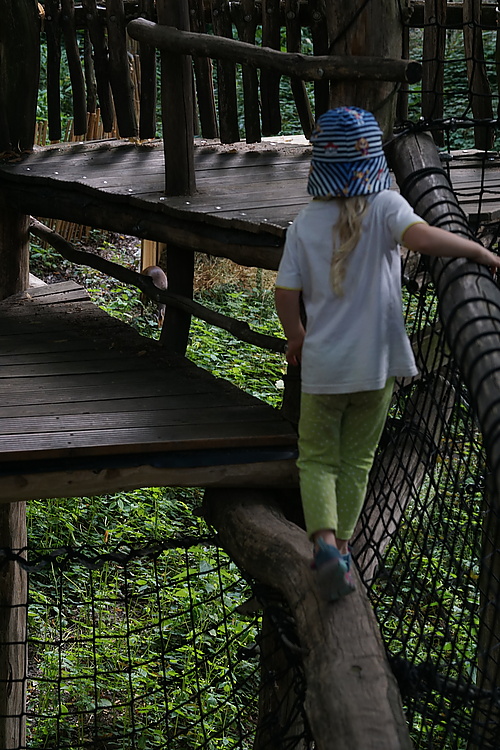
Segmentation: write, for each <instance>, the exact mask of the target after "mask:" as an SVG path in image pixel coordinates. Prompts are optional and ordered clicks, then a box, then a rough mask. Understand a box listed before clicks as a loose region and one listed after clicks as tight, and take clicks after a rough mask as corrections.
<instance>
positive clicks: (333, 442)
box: [297, 393, 347, 537]
mask: <svg viewBox="0 0 500 750" xmlns="http://www.w3.org/2000/svg"><path fill="white" fill-rule="evenodd" d="M346 401H347V397H346V395H344V394H339V395H330V394H328V395H322V394H311V393H303V394H302V396H301V406H300V421H299V459H298V461H297V466H298V467H299V476H300V492H301V496H302V506H303V509H304V518H305V522H306V530H307V533H308V535H309V537H313V535H314V534H315V532H317V531H319V530H331V531H332V532H333V531H334V530H335V529H336V528H337V522H338V518H337V492H336V483H337V476H338V473H339V471H340V430H341V424H342V414H343V409H344V406H345V403H346Z"/></svg>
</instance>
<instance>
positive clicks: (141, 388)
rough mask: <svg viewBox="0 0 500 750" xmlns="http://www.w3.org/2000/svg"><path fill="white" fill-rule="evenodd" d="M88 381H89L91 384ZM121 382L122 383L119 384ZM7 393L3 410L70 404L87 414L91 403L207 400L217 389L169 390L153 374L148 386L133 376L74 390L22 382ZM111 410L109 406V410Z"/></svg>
mask: <svg viewBox="0 0 500 750" xmlns="http://www.w3.org/2000/svg"><path fill="white" fill-rule="evenodd" d="M87 380H88V379H86V381H87ZM117 381H118V382H117ZM13 389H15V390H13ZM5 390H6V392H5V393H0V396H1V399H2V410H3V409H7V408H8V407H9V406H12V407H13V408H15V409H17V408H21V407H22V406H26V405H36V404H40V405H42V407H43V410H46V409H47V408H49V410H50V409H51V408H52V407H53V408H56V407H55V405H56V404H66V403H68V402H71V403H75V404H80V408H81V409H82V411H83V412H87V411H88V410H89V409H90V408H91V404H92V403H95V404H96V407H97V408H99V404H100V403H101V402H106V403H108V402H109V401H116V402H121V403H123V402H124V400H128V399H133V398H141V399H144V400H145V401H146V402H149V400H150V399H157V398H161V397H170V396H171V397H177V396H179V395H181V396H184V395H185V394H191V395H193V396H194V394H202V395H204V397H205V399H208V398H210V400H211V399H212V398H214V393H216V389H215V388H214V389H213V390H209V389H208V388H206V387H204V386H203V385H199V386H198V388H196V384H194V385H193V384H191V383H183V382H179V383H175V384H172V385H171V386H170V387H169V388H168V389H167V388H166V387H165V384H164V383H163V382H162V380H161V379H160V378H156V382H155V377H154V375H151V376H150V377H149V378H148V381H147V386H145V384H144V382H143V381H142V379H141V380H139V381H137V382H134V381H131V379H130V377H129V378H128V381H127V379H126V378H122V379H121V382H120V380H118V378H113V380H112V381H111V380H109V379H108V380H106V382H101V381H97V383H94V384H88V383H87V382H85V384H84V385H76V386H75V385H72V386H71V387H60V388H58V387H57V384H55V385H53V387H52V388H45V387H43V388H37V389H34V388H33V387H32V384H29V383H28V384H27V386H26V387H24V388H21V387H20V384H19V381H13V383H12V389H11V390H10V391H9V390H8V389H5ZM107 410H108V411H109V407H108V409H107Z"/></svg>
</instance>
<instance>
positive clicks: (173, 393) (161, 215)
mask: <svg viewBox="0 0 500 750" xmlns="http://www.w3.org/2000/svg"><path fill="white" fill-rule="evenodd" d="M309 160H310V146H309V145H307V144H304V143H293V142H290V143H287V142H286V141H281V142H279V141H276V142H272V141H271V142H270V141H267V142H264V143H262V144H258V145H254V146H247V145H245V144H234V145H231V146H221V145H220V144H219V145H216V144H213V143H210V142H201V141H200V142H198V144H197V146H196V151H195V165H196V180H197V193H196V194H195V195H193V196H189V197H167V196H165V195H164V192H163V183H164V155H163V147H162V143H161V142H159V141H154V142H147V143H142V144H134V143H130V142H123V141H103V142H93V143H91V144H88V143H77V144H69V145H68V144H66V145H58V146H53V147H50V148H46V149H39V150H36V151H35V152H33V153H32V154H29V155H26V156H25V157H23V158H21V159H18V160H17V161H8V160H4V161H3V162H0V190H1V191H2V193H3V197H4V198H5V200H6V201H7V202H8V204H9V205H10V206H11V208H12V209H13V210H18V211H20V212H21V213H30V214H32V215H34V216H41V217H47V218H59V219H63V220H68V221H72V222H76V223H81V224H86V225H90V226H92V227H96V228H101V229H108V230H112V231H117V232H119V233H122V234H130V235H134V236H138V237H144V238H148V239H152V240H157V241H164V242H172V243H173V244H175V245H176V246H177V247H186V248H192V249H195V250H200V251H203V252H206V253H209V254H212V255H221V256H225V257H229V258H231V259H232V260H235V261H236V262H238V263H242V264H246V265H251V266H257V267H261V268H269V269H275V268H277V266H278V263H279V259H280V257H281V251H282V246H283V242H284V237H285V233H286V229H287V227H288V226H289V224H290V222H291V221H293V219H294V217H295V216H296V215H297V213H298V211H299V210H300V209H301V207H302V206H303V205H305V204H306V203H307V202H308V200H309V197H308V195H307V193H306V178H307V173H308V169H309ZM444 166H445V167H446V168H448V169H449V175H450V178H451V181H452V183H453V185H454V187H455V189H456V191H457V194H458V197H459V201H460V202H461V205H462V206H463V208H464V210H465V211H466V213H467V214H468V215H469V217H470V218H474V217H476V216H477V215H478V214H480V215H481V218H482V219H483V220H493V219H496V218H499V217H500V160H499V159H498V158H494V159H488V160H486V161H485V162H484V163H483V162H481V161H480V159H479V157H478V155H477V154H476V153H474V152H470V153H461V154H460V155H459V156H458V157H456V158H454V159H453V160H452V161H451V162H449V163H444ZM0 364H1V366H2V367H1V370H0V403H1V405H2V411H1V414H0V501H2V500H3V501H8V500H19V499H29V498H31V497H51V496H56V495H59V496H64V495H67V496H73V495H86V494H91V493H99V492H106V491H114V490H116V489H120V488H121V489H130V488H133V487H140V486H148V485H184V486H193V485H200V486H207V485H219V486H230V485H232V486H282V487H284V486H292V485H294V484H295V482H296V474H295V465H294V455H295V447H296V436H295V433H294V430H293V429H292V428H291V427H290V425H289V424H288V423H287V422H286V421H285V420H284V419H283V418H282V417H281V416H280V414H279V413H278V412H276V411H275V410H273V409H271V407H269V406H267V405H265V404H263V403H261V402H259V401H258V400H256V399H253V398H252V397H250V396H248V395H246V394H244V393H242V392H241V391H239V390H238V389H236V388H234V387H233V386H231V385H230V384H228V383H226V382H224V381H221V380H217V379H216V378H213V377H212V376H210V375H209V374H208V373H206V372H204V371H203V370H200V369H199V368H197V367H195V366H194V365H193V364H191V363H189V362H188V361H186V360H185V359H184V358H182V357H175V356H173V355H170V354H167V353H166V351H165V350H164V349H162V348H161V347H160V346H159V345H157V344H156V343H155V342H152V341H149V340H146V339H143V338H141V337H140V336H138V335H137V334H136V333H135V332H134V331H132V330H131V329H130V328H129V327H128V326H125V325H122V324H120V323H118V322H117V321H114V320H112V319H111V318H109V317H108V316H106V315H105V314H104V313H102V312H101V311H99V310H97V308H95V307H94V306H93V305H92V304H91V303H90V302H89V301H88V299H87V297H86V293H85V292H84V291H83V290H82V289H80V288H78V287H75V286H74V285H70V286H69V287H68V286H64V285H63V286H60V285H55V286H52V287H50V288H47V289H42V290H40V289H37V290H32V291H31V290H30V291H29V293H28V294H25V295H24V296H21V297H19V298H11V299H9V300H5V301H4V302H3V303H0Z"/></svg>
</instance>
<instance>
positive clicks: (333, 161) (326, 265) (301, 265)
mask: <svg viewBox="0 0 500 750" xmlns="http://www.w3.org/2000/svg"><path fill="white" fill-rule="evenodd" d="M311 143H312V159H311V169H310V173H309V180H308V186H307V189H308V192H309V193H310V195H312V196H313V200H312V201H311V202H310V203H309V204H308V205H307V206H306V208H304V209H303V210H302V211H301V212H300V214H299V215H298V216H297V218H296V219H295V221H294V222H293V224H292V225H291V226H290V228H289V229H288V232H287V237H286V243H285V249H284V253H283V257H282V260H281V263H280V267H279V271H278V276H277V279H276V308H277V311H278V315H279V318H280V320H281V323H282V325H283V329H284V332H285V336H286V338H287V346H288V348H287V354H286V358H287V362H288V363H289V364H290V365H298V364H299V362H301V363H302V397H301V410H300V420H299V458H298V461H297V465H298V467H299V475H300V489H301V495H302V504H303V508H304V516H305V522H306V529H307V533H308V535H309V537H310V538H311V540H312V541H313V542H314V565H313V567H315V569H316V571H317V577H318V583H319V585H320V589H321V591H322V593H323V596H324V597H325V598H326V599H327V600H328V601H336V600H337V599H340V598H341V597H343V596H345V595H346V594H349V593H350V592H352V591H353V590H354V585H353V582H352V578H351V575H350V572H349V568H350V556H349V551H348V541H349V539H350V537H351V536H352V533H353V531H354V527H355V525H356V522H357V520H358V517H359V514H360V512H361V509H362V506H363V502H364V496H365V491H366V485H367V481H368V474H369V471H370V469H371V466H372V463H373V458H374V455H375V450H376V448H377V444H378V441H379V439H380V435H381V433H382V429H383V427H384V422H385V419H386V416H387V411H388V408H389V404H390V401H391V396H392V391H393V384H394V378H395V377H412V376H414V375H416V374H417V368H416V366H415V360H414V357H413V352H412V348H411V345H410V342H409V339H408V337H407V335H406V332H405V327H404V321H403V316H402V310H401V259H400V250H399V243H402V242H404V244H405V246H406V247H408V248H409V249H410V250H413V251H415V252H419V253H424V254H427V255H440V256H445V257H464V258H469V259H470V260H472V261H475V262H477V263H482V264H484V265H487V266H491V267H494V268H498V267H499V266H500V258H498V257H497V256H496V255H493V253H490V252H489V251H488V250H486V249H485V248H484V247H482V245H479V244H478V243H476V242H473V241H471V240H467V239H464V238H462V237H459V236H458V235H454V234H451V233H450V232H447V231H445V230H442V229H438V228H437V227H432V226H429V225H428V224H426V223H425V222H424V221H423V220H422V219H421V218H420V217H418V216H417V215H416V214H415V213H414V212H413V209H412V208H411V206H410V205H409V204H408V203H407V201H406V200H405V199H404V198H402V197H401V195H399V194H398V193H397V192H395V191H393V190H389V187H390V176H389V170H388V167H387V162H386V160H385V156H384V152H383V149H382V140H381V132H380V128H379V126H378V124H377V121H376V120H375V117H374V116H373V115H372V114H371V113H370V112H366V111H364V110H362V109H358V108H356V107H339V108H337V109H332V110H330V111H328V112H326V113H325V114H324V115H322V116H321V117H320V118H319V120H318V122H317V124H316V128H315V130H314V132H313V134H312V136H311ZM301 297H302V300H303V303H304V307H305V313H306V319H307V323H306V327H304V325H303V323H302V321H301V315H300V298H301Z"/></svg>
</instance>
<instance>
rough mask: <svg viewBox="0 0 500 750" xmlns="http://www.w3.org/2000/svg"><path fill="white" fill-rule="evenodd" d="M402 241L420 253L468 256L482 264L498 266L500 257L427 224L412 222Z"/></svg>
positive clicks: (446, 256)
mask: <svg viewBox="0 0 500 750" xmlns="http://www.w3.org/2000/svg"><path fill="white" fill-rule="evenodd" d="M403 243H404V245H405V247H407V248H408V249H409V250H413V251H414V252H416V253H422V255H435V256H440V257H442V258H468V259H469V260H472V261H473V262H475V263H481V264H482V265H484V266H490V267H492V268H500V257H499V256H498V255H494V253H491V252H490V251H489V250H487V249H486V248H485V247H483V246H482V245H480V244H479V242H474V241H473V240H468V239H466V238H465V237H460V236H459V235H458V234H453V232H448V231H446V230H445V229H440V228H439V227H432V226H430V225H429V224H423V223H419V224H412V225H411V226H410V227H408V229H407V230H406V232H405V233H404V236H403Z"/></svg>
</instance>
